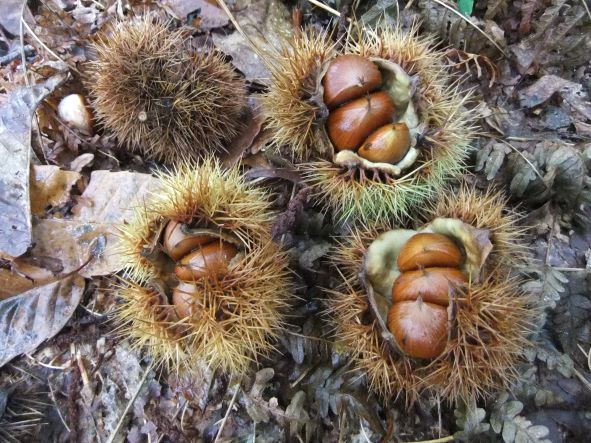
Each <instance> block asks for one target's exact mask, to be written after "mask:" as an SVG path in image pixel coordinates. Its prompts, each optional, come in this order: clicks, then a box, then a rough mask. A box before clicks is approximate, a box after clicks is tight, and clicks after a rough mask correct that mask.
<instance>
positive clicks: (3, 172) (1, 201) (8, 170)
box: [0, 74, 66, 257]
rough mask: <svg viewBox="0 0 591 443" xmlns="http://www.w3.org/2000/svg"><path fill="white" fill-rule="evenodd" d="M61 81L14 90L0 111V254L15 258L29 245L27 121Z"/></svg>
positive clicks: (58, 77) (61, 76)
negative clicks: (0, 160)
mask: <svg viewBox="0 0 591 443" xmlns="http://www.w3.org/2000/svg"><path fill="white" fill-rule="evenodd" d="M65 79H66V74H58V75H56V76H54V77H51V78H49V79H48V80H46V81H45V82H44V83H41V84H38V85H34V86H31V87H24V88H20V89H17V90H15V91H13V92H12V93H11V94H10V96H8V98H7V99H6V101H5V102H4V103H3V104H2V106H1V107H0V158H1V159H2V163H1V164H0V253H4V254H6V255H9V256H12V257H18V256H19V255H22V254H24V253H25V251H26V250H27V248H28V247H29V246H30V244H31V204H30V199H29V161H30V157H31V119H32V118H33V114H34V112H35V109H36V108H37V106H38V104H39V103H40V102H41V100H43V99H44V98H45V97H47V96H48V95H49V94H50V93H51V92H52V91H53V90H54V89H55V88H57V87H58V86H59V85H60V84H62V83H63V82H64V81H65Z"/></svg>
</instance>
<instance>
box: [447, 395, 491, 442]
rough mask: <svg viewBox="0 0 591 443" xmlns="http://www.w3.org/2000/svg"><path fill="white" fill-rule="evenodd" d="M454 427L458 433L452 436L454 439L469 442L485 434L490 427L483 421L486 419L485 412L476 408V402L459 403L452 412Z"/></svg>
mask: <svg viewBox="0 0 591 443" xmlns="http://www.w3.org/2000/svg"><path fill="white" fill-rule="evenodd" d="M454 416H455V417H456V425H457V426H458V427H459V428H460V431H458V432H456V433H455V434H454V437H455V438H457V439H458V440H461V441H471V440H473V439H474V438H475V437H476V436H477V435H479V434H482V433H483V432H487V431H488V430H489V429H490V425H489V424H488V423H486V422H483V420H484V419H485V417H486V411H485V410H484V409H482V408H477V407H476V401H472V402H471V403H470V404H469V403H467V402H461V403H460V404H459V405H458V407H457V408H456V409H455V410H454Z"/></svg>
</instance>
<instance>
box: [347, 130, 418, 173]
mask: <svg viewBox="0 0 591 443" xmlns="http://www.w3.org/2000/svg"><path fill="white" fill-rule="evenodd" d="M409 148H410V132H409V130H408V126H406V123H391V124H388V125H385V126H382V127H381V128H379V129H378V130H377V131H375V132H373V133H372V134H371V135H370V136H369V137H367V139H366V140H365V142H363V145H361V147H360V148H359V151H357V154H358V155H359V156H360V157H363V158H364V159H366V160H369V161H370V162H376V163H392V164H394V163H398V162H399V161H400V160H402V159H403V158H404V156H405V155H406V153H407V152H408V149H409Z"/></svg>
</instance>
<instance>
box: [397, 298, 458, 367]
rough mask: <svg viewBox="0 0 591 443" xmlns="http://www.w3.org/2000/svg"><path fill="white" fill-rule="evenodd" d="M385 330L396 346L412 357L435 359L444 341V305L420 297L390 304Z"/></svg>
mask: <svg viewBox="0 0 591 443" xmlns="http://www.w3.org/2000/svg"><path fill="white" fill-rule="evenodd" d="M388 329H390V332H392V334H393V335H394V338H395V339H396V343H398V346H400V348H401V349H402V350H403V351H404V352H405V353H406V354H408V355H410V356H411V357H415V358H435V357H437V356H438V355H440V354H441V353H442V352H443V351H444V350H445V345H446V343H447V308H446V307H445V306H441V305H438V304H434V303H426V302H424V301H422V300H421V299H420V298H419V299H418V300H414V301H403V302H400V303H395V304H394V305H392V308H391V309H390V312H389V313H388Z"/></svg>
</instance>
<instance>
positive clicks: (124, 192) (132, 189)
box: [72, 171, 158, 223]
mask: <svg viewBox="0 0 591 443" xmlns="http://www.w3.org/2000/svg"><path fill="white" fill-rule="evenodd" d="M157 185H158V180H157V179H156V178H154V177H152V176H151V175H149V174H139V173H137V172H129V171H121V172H110V171H93V172H92V174H91V176H90V183H89V184H88V186H87V187H86V189H85V190H84V193H83V194H82V196H81V197H80V198H79V200H78V204H77V205H76V206H74V208H73V209H72V212H73V213H74V214H75V218H77V219H78V220H84V221H89V222H103V223H122V222H124V221H126V220H129V219H130V217H131V216H132V214H133V211H134V209H135V206H134V205H138V204H140V205H141V202H142V201H143V199H144V198H146V196H147V195H148V193H149V192H152V191H155V190H156V187H157Z"/></svg>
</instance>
